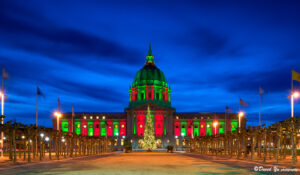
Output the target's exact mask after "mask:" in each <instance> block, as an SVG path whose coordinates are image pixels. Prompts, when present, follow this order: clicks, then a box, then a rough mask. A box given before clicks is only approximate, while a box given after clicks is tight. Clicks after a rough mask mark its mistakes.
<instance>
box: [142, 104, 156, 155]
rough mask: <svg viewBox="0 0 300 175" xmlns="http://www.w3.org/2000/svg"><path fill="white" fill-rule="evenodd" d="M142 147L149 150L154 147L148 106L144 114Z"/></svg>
mask: <svg viewBox="0 0 300 175" xmlns="http://www.w3.org/2000/svg"><path fill="white" fill-rule="evenodd" d="M143 148H144V149H148V151H151V150H152V149H155V148H156V143H155V136H154V127H153V121H152V117H151V112H150V107H149V106H148V109H147V115H146V124H145V132H144V140H143Z"/></svg>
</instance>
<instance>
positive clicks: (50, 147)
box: [0, 121, 114, 163]
mask: <svg viewBox="0 0 300 175" xmlns="http://www.w3.org/2000/svg"><path fill="white" fill-rule="evenodd" d="M0 132H4V138H3V143H4V144H3V145H4V146H3V149H2V151H3V152H2V151H1V154H3V156H4V157H8V159H9V160H10V161H12V162H13V163H16V162H17V161H22V162H24V161H25V162H31V161H32V160H39V161H42V160H44V159H48V160H53V159H61V158H67V157H78V156H89V155H98V154H101V153H106V152H111V151H112V150H113V145H114V140H111V139H107V138H100V137H90V136H81V135H76V134H73V133H63V132H59V131H57V130H53V129H51V128H44V127H35V125H30V126H28V125H23V124H20V123H12V122H11V121H9V122H7V123H5V124H3V125H1V124H0ZM1 141H2V140H1Z"/></svg>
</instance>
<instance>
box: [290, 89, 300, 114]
mask: <svg viewBox="0 0 300 175" xmlns="http://www.w3.org/2000/svg"><path fill="white" fill-rule="evenodd" d="M299 96H300V94H299V92H294V93H293V94H292V95H291V118H293V117H294V99H295V98H298V97H299Z"/></svg>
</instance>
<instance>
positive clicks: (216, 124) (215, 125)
mask: <svg viewBox="0 0 300 175" xmlns="http://www.w3.org/2000/svg"><path fill="white" fill-rule="evenodd" d="M217 126H218V122H214V127H215V135H217Z"/></svg>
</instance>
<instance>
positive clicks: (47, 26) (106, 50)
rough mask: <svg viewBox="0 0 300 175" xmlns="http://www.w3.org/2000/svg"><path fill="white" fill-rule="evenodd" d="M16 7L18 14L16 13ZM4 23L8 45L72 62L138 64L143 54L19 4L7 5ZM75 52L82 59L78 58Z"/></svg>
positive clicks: (3, 13) (4, 34) (3, 31)
mask: <svg viewBox="0 0 300 175" xmlns="http://www.w3.org/2000/svg"><path fill="white" fill-rule="evenodd" d="M15 10H17V11H16V14H17V15H16V14H15V13H12V11H15ZM24 18H25V19H24ZM32 18H34V19H32ZM28 19H30V20H28ZM37 21H38V22H39V23H36V22H37ZM0 22H1V24H2V27H1V28H0V32H1V34H0V36H1V35H2V36H1V37H3V38H4V39H5V42H3V41H2V44H5V46H8V45H10V47H12V48H18V49H22V50H24V51H27V52H30V53H36V54H41V55H44V56H48V57H50V58H53V59H57V60H60V61H66V62H68V63H72V64H79V63H80V62H83V61H85V62H86V61H89V60H90V61H93V60H95V58H96V60H99V61H105V62H113V63H116V62H118V63H120V64H126V65H135V64H137V63H138V61H139V60H140V59H139V58H141V57H142V54H140V53H139V52H138V51H136V50H134V49H132V48H129V47H125V46H123V45H121V44H119V43H117V42H113V41H111V40H109V39H106V38H104V37H101V36H98V35H93V34H91V33H86V32H84V31H80V30H77V29H72V28H68V27H63V26H60V27H57V26H55V24H53V23H52V22H51V21H49V20H47V19H46V18H44V17H43V16H41V14H34V13H32V12H28V11H27V10H25V9H22V8H20V7H16V6H11V7H10V8H3V11H2V12H1V15H0ZM74 55H76V56H82V58H81V59H78V58H77V59H74V58H73V57H72V56H74Z"/></svg>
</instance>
